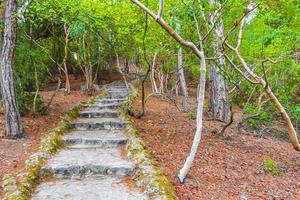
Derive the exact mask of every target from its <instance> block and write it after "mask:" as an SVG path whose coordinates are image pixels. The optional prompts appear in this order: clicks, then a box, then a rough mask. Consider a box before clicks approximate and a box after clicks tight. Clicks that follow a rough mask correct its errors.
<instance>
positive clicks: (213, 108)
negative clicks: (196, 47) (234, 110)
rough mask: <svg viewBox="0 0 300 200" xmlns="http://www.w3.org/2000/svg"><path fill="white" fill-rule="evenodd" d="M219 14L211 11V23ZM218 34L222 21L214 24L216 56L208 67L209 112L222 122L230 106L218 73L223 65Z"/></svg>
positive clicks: (214, 1) (226, 116)
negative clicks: (215, 59)
mask: <svg viewBox="0 0 300 200" xmlns="http://www.w3.org/2000/svg"><path fill="white" fill-rule="evenodd" d="M209 3H210V4H219V2H218V1H216V0H209ZM217 16H219V13H212V14H211V17H210V22H211V24H214V23H216V22H215V20H216V18H217ZM219 35H222V36H224V25H223V21H222V20H220V22H219V23H218V24H217V26H216V34H215V35H214V41H213V45H212V46H213V50H214V54H215V56H216V57H218V59H217V61H216V62H215V63H216V65H214V64H211V65H210V69H209V97H210V99H209V114H210V116H211V117H212V118H214V119H218V120H221V121H224V122H228V121H229V119H230V116H231V114H230V106H229V103H228V99H227V87H226V83H225V80H224V77H223V76H222V74H220V69H219V68H224V67H225V58H224V56H222V52H221V51H220V48H219V47H220V44H221V40H220V38H219V37H218V36H219Z"/></svg>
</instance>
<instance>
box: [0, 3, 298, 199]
mask: <svg viewBox="0 0 300 200" xmlns="http://www.w3.org/2000/svg"><path fill="white" fill-rule="evenodd" d="M0 3H1V8H0V11H1V12H0V14H1V28H0V30H1V41H0V43H1V54H0V69H1V73H0V83H1V100H0V110H1V113H2V114H3V117H2V118H1V121H2V123H1V124H2V125H3V128H1V131H2V132H3V133H1V135H2V138H3V141H4V140H5V141H6V140H12V141H20V140H23V139H24V138H27V139H29V140H30V139H31V138H30V137H29V136H27V134H28V133H27V131H28V130H27V131H25V128H24V126H23V123H22V118H23V117H24V116H30V118H31V119H32V120H33V121H34V120H35V119H36V118H38V117H39V116H47V115H51V106H53V104H54V101H55V100H54V99H55V98H56V97H57V96H59V95H60V93H63V94H64V95H65V96H66V97H68V96H69V97H71V96H70V95H72V93H73V95H74V96H76V95H77V93H76V90H77V91H80V93H81V94H84V95H85V96H86V97H92V96H95V95H98V93H99V91H101V89H99V88H101V87H102V86H104V85H106V84H109V83H114V82H116V81H125V82H126V83H127V82H129V83H130V84H133V85H134V86H135V87H136V88H138V90H139V91H138V101H137V102H138V103H137V102H136V104H134V105H135V109H130V108H128V109H127V110H126V112H127V114H128V115H130V116H131V117H132V118H133V119H134V120H135V121H136V120H141V119H143V118H145V117H147V114H148V100H149V99H150V100H151V99H152V98H156V99H160V100H164V101H167V102H169V104H171V105H175V106H176V107H177V108H178V109H179V110H180V112H181V113H185V114H186V117H187V118H191V120H193V122H194V124H195V128H194V130H192V131H190V134H192V135H193V140H192V141H190V143H189V146H190V150H189V152H188V154H186V155H185V158H186V159H185V160H184V162H181V163H179V164H180V166H181V167H180V169H177V170H178V171H177V174H174V176H176V177H178V182H179V183H180V184H184V183H186V177H187V175H188V173H189V170H190V169H191V167H192V166H193V165H192V164H193V161H194V160H195V159H196V157H197V154H201V152H202V150H201V149H199V144H201V143H202V140H201V136H202V135H203V134H202V133H203V132H205V131H206V129H207V127H206V128H203V127H205V126H206V123H207V121H210V120H211V121H215V122H216V123H219V124H221V126H219V127H218V129H217V130H213V128H210V127H208V129H210V130H209V131H212V132H216V133H217V134H218V135H219V136H220V137H221V138H223V140H224V141H226V138H227V136H228V134H227V132H228V130H229V128H230V127H233V126H234V125H233V124H236V126H234V129H235V130H238V132H239V133H245V132H246V133H247V134H249V135H251V136H254V137H265V136H267V137H268V139H269V140H271V141H273V140H274V141H277V140H280V141H283V142H284V143H288V144H289V146H290V149H292V150H293V153H296V154H297V153H299V151H300V145H299V130H300V45H299V44H300V34H299V30H300V14H299V13H300V4H299V1H297V0H288V1H286V0H276V1H263V0H251V1H249V0H172V1H164V0H156V1H154V0H142V1H139V0H132V1H130V0H110V1H100V0H83V1H78V0H6V1H1V2H0ZM78 83H79V85H78ZM120 88H121V87H120ZM45 91H48V92H49V94H48V99H47V100H45V99H44V96H43V95H42V92H45ZM58 104H59V102H58ZM149 104H150V103H149ZM149 106H150V105H149ZM150 107H151V106H150ZM149 109H150V108H149ZM151 109H153V108H152V107H151ZM157 109H159V108H157ZM237 115H241V116H240V117H239V118H238V119H237V118H236V116H237ZM58 118H59V117H58ZM147 120H149V119H147ZM154 126H155V125H154ZM170 126H171V125H170ZM229 132H230V131H229ZM28 137H29V138H28ZM146 144H147V141H146ZM11 145H13V143H11ZM290 149H289V150H290ZM4 158H5V155H4ZM1 159H2V154H1ZM174 159H175V160H176V158H174ZM269 161H270V162H273V160H272V159H270V160H269ZM200 167H201V166H200ZM0 169H1V166H0ZM1 178H2V177H1ZM298 187H299V185H298ZM298 190H299V188H298ZM298 192H299V191H298ZM298 194H299V193H298ZM293 197H294V196H293ZM183 199H184V198H183ZM191 199H197V198H191ZM294 199H297V198H296V197H295V198H294Z"/></svg>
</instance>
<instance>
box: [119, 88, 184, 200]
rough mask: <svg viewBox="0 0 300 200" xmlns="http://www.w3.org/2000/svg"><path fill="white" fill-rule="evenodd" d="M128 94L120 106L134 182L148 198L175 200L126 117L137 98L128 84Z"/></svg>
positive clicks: (171, 190)
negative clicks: (126, 130) (127, 136)
mask: <svg viewBox="0 0 300 200" xmlns="http://www.w3.org/2000/svg"><path fill="white" fill-rule="evenodd" d="M128 86H129V87H130V93H129V95H128V98H127V100H126V101H125V103H124V104H123V106H122V108H121V109H122V111H121V113H122V115H121V118H123V119H124V120H126V121H128V124H129V126H128V135H129V141H128V143H127V145H126V150H127V156H128V157H129V159H131V160H133V161H134V162H135V164H136V165H137V169H136V171H135V173H134V176H133V178H134V180H135V181H136V183H137V185H138V186H142V187H144V188H145V191H144V192H145V193H146V194H148V195H149V196H155V197H156V198H157V199H166V200H177V199H178V197H177V195H176V193H175V190H174V188H173V185H172V184H171V182H170V181H169V180H168V178H167V177H166V176H165V174H164V173H163V172H162V170H161V169H160V168H159V167H158V165H157V163H156V162H155V161H154V159H153V158H152V156H151V154H150V153H149V152H148V150H147V149H146V146H145V144H144V142H143V140H142V138H141V137H140V136H139V133H138V131H137V130H136V128H135V126H134V122H133V121H132V120H131V119H130V117H129V116H128V114H127V113H128V110H130V108H131V105H132V103H133V101H134V100H135V99H136V98H137V96H138V92H137V90H136V89H135V88H134V86H133V85H132V84H128Z"/></svg>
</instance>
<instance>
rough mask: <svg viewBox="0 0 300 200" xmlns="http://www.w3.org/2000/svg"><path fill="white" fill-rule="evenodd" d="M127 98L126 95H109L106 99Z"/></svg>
mask: <svg viewBox="0 0 300 200" xmlns="http://www.w3.org/2000/svg"><path fill="white" fill-rule="evenodd" d="M127 96H128V94H127V93H125V94H123V93H109V94H108V95H107V96H106V97H108V98H110V99H116V98H126V97H127Z"/></svg>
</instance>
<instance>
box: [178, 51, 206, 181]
mask: <svg viewBox="0 0 300 200" xmlns="http://www.w3.org/2000/svg"><path fill="white" fill-rule="evenodd" d="M200 56H201V69H200V71H201V75H200V81H199V95H198V106H197V119H196V121H197V127H196V133H195V136H194V140H193V144H192V148H191V152H190V155H189V156H188V157H187V159H186V161H185V163H184V165H183V167H182V168H181V169H180V171H179V174H178V178H179V180H180V182H181V183H183V182H184V179H185V177H186V175H187V173H188V171H189V170H190V168H191V166H192V164H193V161H194V159H195V156H196V153H197V150H198V146H199V144H200V141H201V136H202V127H203V107H204V99H205V83H206V63H205V56H204V53H203V52H202V53H201V54H200Z"/></svg>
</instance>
